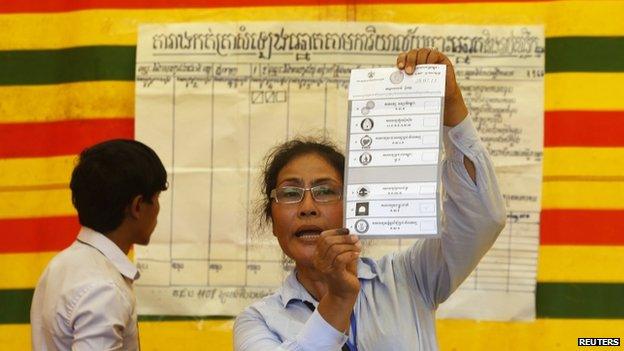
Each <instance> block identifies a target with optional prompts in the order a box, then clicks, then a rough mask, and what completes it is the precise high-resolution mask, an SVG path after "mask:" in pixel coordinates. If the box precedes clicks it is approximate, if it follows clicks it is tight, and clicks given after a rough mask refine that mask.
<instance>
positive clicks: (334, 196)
mask: <svg viewBox="0 0 624 351" xmlns="http://www.w3.org/2000/svg"><path fill="white" fill-rule="evenodd" d="M307 190H309V191H310V193H311V194H312V199H314V201H316V202H334V201H338V200H340V199H341V198H342V189H341V187H339V186H336V185H332V184H321V185H317V186H313V187H311V188H300V187H298V186H282V187H279V188H276V189H273V190H271V199H275V202H277V203H281V204H296V203H298V202H301V200H303V196H304V195H305V192H306V191H307Z"/></svg>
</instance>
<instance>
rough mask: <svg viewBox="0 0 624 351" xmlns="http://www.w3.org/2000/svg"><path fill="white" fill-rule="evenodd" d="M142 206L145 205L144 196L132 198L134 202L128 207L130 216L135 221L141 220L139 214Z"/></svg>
mask: <svg viewBox="0 0 624 351" xmlns="http://www.w3.org/2000/svg"><path fill="white" fill-rule="evenodd" d="M142 205H143V195H137V196H135V197H134V198H132V201H131V202H130V204H129V205H128V215H129V216H130V217H131V218H134V219H137V218H139V213H140V212H141V206H142Z"/></svg>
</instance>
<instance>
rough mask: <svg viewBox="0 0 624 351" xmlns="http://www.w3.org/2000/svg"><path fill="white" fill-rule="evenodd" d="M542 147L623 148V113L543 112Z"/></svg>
mask: <svg viewBox="0 0 624 351" xmlns="http://www.w3.org/2000/svg"><path fill="white" fill-rule="evenodd" d="M544 123H545V126H544V146H546V147H553V146H555V147H556V146H586V147H595V146H598V147H600V146H602V147H617V146H624V111H546V114H545V117H544Z"/></svg>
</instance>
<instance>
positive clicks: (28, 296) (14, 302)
mask: <svg viewBox="0 0 624 351" xmlns="http://www.w3.org/2000/svg"><path fill="white" fill-rule="evenodd" d="M5 268H6V267H5ZM33 292H34V290H33V289H20V290H0V324H14V323H30V303H31V302H32V297H33Z"/></svg>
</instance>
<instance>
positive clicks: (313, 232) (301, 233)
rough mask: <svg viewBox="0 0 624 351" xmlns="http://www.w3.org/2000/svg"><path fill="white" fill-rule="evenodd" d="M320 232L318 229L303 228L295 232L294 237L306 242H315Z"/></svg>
mask: <svg viewBox="0 0 624 351" xmlns="http://www.w3.org/2000/svg"><path fill="white" fill-rule="evenodd" d="M321 232H322V231H321V229H320V228H304V229H300V230H298V231H297V232H295V237H297V238H298V239H299V240H302V241H306V242H316V239H318V237H319V235H321Z"/></svg>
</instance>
